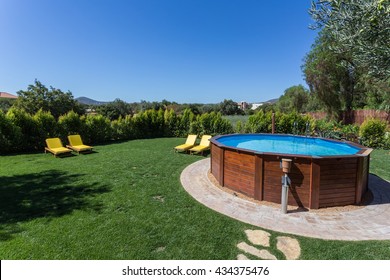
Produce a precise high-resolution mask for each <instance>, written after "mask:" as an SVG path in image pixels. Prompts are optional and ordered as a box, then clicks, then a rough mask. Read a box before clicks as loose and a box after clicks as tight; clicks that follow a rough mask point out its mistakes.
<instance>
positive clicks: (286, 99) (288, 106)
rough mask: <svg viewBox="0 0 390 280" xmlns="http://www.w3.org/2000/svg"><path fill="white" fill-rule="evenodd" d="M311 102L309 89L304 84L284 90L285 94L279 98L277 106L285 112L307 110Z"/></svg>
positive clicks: (302, 111)
mask: <svg viewBox="0 0 390 280" xmlns="http://www.w3.org/2000/svg"><path fill="white" fill-rule="evenodd" d="M308 102H309V91H308V90H307V89H305V88H304V87H303V86H302V85H298V86H292V87H289V88H288V89H286V90H285V91H284V94H283V95H282V96H281V97H280V98H279V101H278V103H277V107H278V109H279V111H281V112H283V113H288V112H293V111H295V112H298V113H304V112H306V108H307V104H308Z"/></svg>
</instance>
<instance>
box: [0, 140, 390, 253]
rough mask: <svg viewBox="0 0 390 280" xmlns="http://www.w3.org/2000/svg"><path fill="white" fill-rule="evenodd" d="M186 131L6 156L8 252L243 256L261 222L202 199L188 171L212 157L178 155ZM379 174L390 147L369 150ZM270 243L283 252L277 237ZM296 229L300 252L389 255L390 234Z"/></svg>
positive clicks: (4, 237)
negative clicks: (325, 236)
mask: <svg viewBox="0 0 390 280" xmlns="http://www.w3.org/2000/svg"><path fill="white" fill-rule="evenodd" d="M183 142H184V139H183V138H156V139H146V140H132V141H125V142H120V143H113V144H108V145H101V146H96V147H95V149H94V151H95V152H94V153H90V154H85V155H74V156H71V157H64V158H54V157H53V156H51V155H49V154H44V153H43V152H40V153H32V154H19V155H6V156H2V157H1V158H0V166H1V168H0V178H1V186H0V192H1V193H0V209H1V210H0V211H1V212H0V213H1V214H0V215H1V216H0V239H1V241H0V258H1V259H236V258H237V255H238V254H240V253H242V252H241V251H240V250H239V249H238V248H237V244H238V243H240V242H242V241H245V239H246V235H245V232H244V231H245V230H247V229H256V227H254V226H251V225H248V224H244V223H242V222H239V221H236V220H234V219H231V218H229V217H226V216H223V215H222V214H219V213H217V212H214V211H213V210H211V209H208V208H207V207H205V206H203V205H201V204H199V203H198V202H197V201H195V200H194V199H193V198H192V197H191V196H190V195H189V194H187V193H186V191H185V190H184V189H183V188H182V186H181V183H180V180H179V178H180V174H181V172H182V170H183V169H184V168H185V167H186V166H188V165H189V164H191V163H193V162H195V161H197V160H200V159H203V158H204V157H201V156H196V155H192V156H190V155H188V154H183V153H175V152H174V151H173V147H174V146H176V145H178V144H181V143H183ZM371 158H372V159H371V164H370V167H371V170H370V171H371V173H374V174H376V175H378V176H380V177H381V178H383V179H386V180H390V171H389V169H388V168H386V166H387V167H388V166H389V165H390V155H389V152H388V151H387V150H375V151H374V152H373V153H372V154H371ZM267 231H268V232H270V233H271V242H270V243H271V244H270V248H269V251H270V252H272V253H273V254H274V255H275V256H276V257H277V258H278V259H283V258H284V256H283V254H281V252H279V251H278V250H276V237H277V236H278V235H284V236H286V235H287V236H291V235H288V234H285V233H275V232H272V231H269V230H267ZM293 237H295V238H296V239H297V240H298V241H299V243H300V246H301V256H300V258H301V259H388V258H389V256H390V241H358V242H357V241H356V242H343V241H326V240H319V239H312V238H305V237H301V236H293Z"/></svg>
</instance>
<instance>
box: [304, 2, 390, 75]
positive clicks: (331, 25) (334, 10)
mask: <svg viewBox="0 0 390 280" xmlns="http://www.w3.org/2000/svg"><path fill="white" fill-rule="evenodd" d="M309 12H310V14H311V16H312V18H313V19H314V20H315V25H314V26H313V28H325V29H327V30H329V34H330V36H331V37H332V39H333V40H334V41H336V42H337V44H335V45H333V46H332V51H333V52H334V53H337V54H343V53H345V52H350V53H352V55H353V58H354V63H355V64H356V66H358V67H359V68H365V69H367V70H368V72H369V73H370V74H372V75H373V76H374V77H376V78H378V79H381V80H387V79H388V77H389V75H390V47H389V46H390V16H389V15H390V1H388V0H370V1H368V0H316V1H312V7H311V9H310V11H309Z"/></svg>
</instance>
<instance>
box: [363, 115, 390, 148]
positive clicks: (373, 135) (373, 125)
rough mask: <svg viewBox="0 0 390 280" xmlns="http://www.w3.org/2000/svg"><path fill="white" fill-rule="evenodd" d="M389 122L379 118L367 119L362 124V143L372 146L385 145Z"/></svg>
mask: <svg viewBox="0 0 390 280" xmlns="http://www.w3.org/2000/svg"><path fill="white" fill-rule="evenodd" d="M386 128H387V123H386V122H385V121H381V120H378V119H367V120H365V121H364V122H363V123H362V125H361V126H360V137H361V141H362V144H363V145H364V146H368V147H371V148H382V147H384V145H385V133H386Z"/></svg>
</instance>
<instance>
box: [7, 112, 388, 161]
mask: <svg viewBox="0 0 390 280" xmlns="http://www.w3.org/2000/svg"><path fill="white" fill-rule="evenodd" d="M275 124H276V133H287V134H310V135H316V136H321V137H328V138H343V137H345V135H352V136H351V137H352V138H353V139H357V138H358V137H361V139H362V141H363V144H364V145H367V146H371V147H384V148H390V147H389V146H390V145H389V142H390V137H389V133H388V132H386V126H387V125H386V123H384V122H378V121H375V120H370V121H367V123H365V124H363V125H362V127H361V128H360V135H359V127H358V126H353V125H349V126H343V125H341V124H340V123H337V122H328V121H324V120H317V121H316V120H314V119H313V118H312V117H310V116H306V115H301V114H298V113H295V112H293V113H290V114H282V113H276V114H275ZM271 130H272V113H271V112H268V113H264V112H263V111H259V112H258V113H257V114H255V115H252V116H250V117H249V119H248V121H247V122H246V123H240V124H239V125H237V126H236V130H234V128H233V126H232V124H231V122H230V121H229V120H227V119H224V118H223V117H222V115H221V114H220V113H215V112H212V113H205V114H202V115H195V114H193V113H192V111H191V110H190V109H186V110H184V112H183V113H182V114H180V115H178V114H176V113H175V112H174V111H173V110H165V111H164V110H162V109H160V110H153V109H152V110H146V111H144V112H142V113H139V114H137V115H134V116H130V115H128V116H126V117H124V118H122V117H120V118H119V119H117V120H113V121H110V120H109V119H108V118H106V117H104V116H102V115H99V114H97V115H87V116H85V115H78V114H77V113H75V112H73V111H71V112H69V113H67V114H66V115H63V116H60V117H59V119H58V121H57V120H55V118H54V117H53V116H52V115H51V114H50V113H49V112H44V111H42V110H40V111H38V112H37V113H36V114H35V115H30V114H28V113H27V112H25V111H23V110H21V109H15V108H11V109H10V110H9V111H8V112H7V114H4V113H3V112H2V111H0V154H7V153H12V152H25V151H42V150H43V149H44V146H45V139H46V138H50V137H59V138H61V139H62V141H63V143H67V136H68V135H70V134H80V135H81V136H82V138H83V140H84V142H85V143H86V144H90V145H93V144H98V143H99V144H100V143H106V142H109V141H116V140H131V139H143V138H155V137H186V136H187V135H188V134H190V133H191V134H197V135H203V134H211V135H218V134H230V133H235V132H236V133H242V132H245V133H270V132H271ZM348 140H350V139H348Z"/></svg>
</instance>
